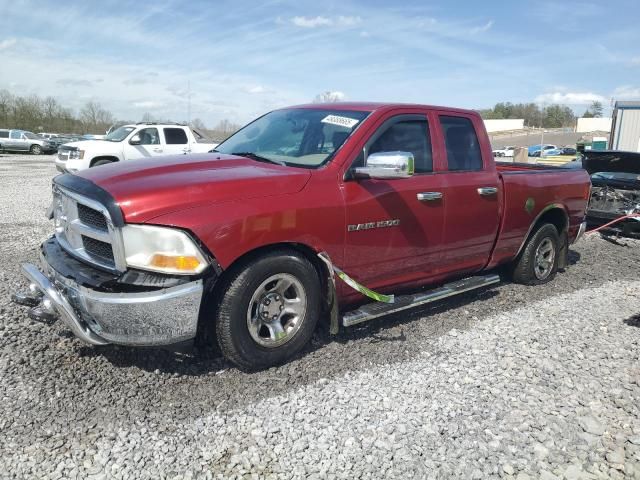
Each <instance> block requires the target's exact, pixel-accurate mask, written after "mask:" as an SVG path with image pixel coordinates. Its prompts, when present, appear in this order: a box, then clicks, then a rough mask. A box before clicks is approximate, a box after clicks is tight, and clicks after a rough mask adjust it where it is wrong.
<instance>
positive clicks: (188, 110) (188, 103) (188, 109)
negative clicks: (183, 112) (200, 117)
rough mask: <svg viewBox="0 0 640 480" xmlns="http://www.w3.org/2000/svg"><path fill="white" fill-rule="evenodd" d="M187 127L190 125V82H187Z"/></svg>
mask: <svg viewBox="0 0 640 480" xmlns="http://www.w3.org/2000/svg"><path fill="white" fill-rule="evenodd" d="M187 125H189V126H190V125H191V80H187Z"/></svg>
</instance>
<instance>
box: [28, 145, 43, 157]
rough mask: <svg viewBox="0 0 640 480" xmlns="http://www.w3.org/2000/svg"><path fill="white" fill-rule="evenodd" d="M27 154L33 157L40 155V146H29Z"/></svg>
mask: <svg viewBox="0 0 640 480" xmlns="http://www.w3.org/2000/svg"><path fill="white" fill-rule="evenodd" d="M29 152H31V153H32V154H33V155H40V154H41V153H42V147H41V146H40V145H31V148H30V149H29Z"/></svg>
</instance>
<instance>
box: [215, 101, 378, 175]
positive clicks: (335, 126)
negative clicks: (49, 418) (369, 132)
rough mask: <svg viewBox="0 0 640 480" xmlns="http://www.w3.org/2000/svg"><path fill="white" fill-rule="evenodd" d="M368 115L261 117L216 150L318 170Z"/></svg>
mask: <svg viewBox="0 0 640 480" xmlns="http://www.w3.org/2000/svg"><path fill="white" fill-rule="evenodd" d="M368 115H369V112H355V111H346V110H330V109H326V110H325V109H323V110H316V109H308V108H294V109H286V110H276V111H274V112H271V113H268V114H266V115H265V116H263V117H260V118H258V119H257V120H255V121H254V122H252V123H250V124H249V125H247V126H246V127H244V128H242V129H241V130H240V131H238V132H237V133H235V134H234V135H232V136H231V137H229V138H228V139H227V140H225V141H224V142H223V143H221V144H220V145H218V147H216V151H217V152H220V153H227V154H236V155H243V156H248V157H250V158H253V159H255V160H259V161H260V160H261V161H268V162H273V163H280V164H283V165H289V166H296V167H305V168H316V167H319V166H320V165H322V164H324V163H325V162H327V161H328V160H329V159H330V158H331V156H332V155H333V154H334V153H335V151H336V150H337V149H338V148H340V146H341V145H342V144H343V143H344V142H345V140H346V139H347V138H348V137H349V135H350V134H351V132H353V131H354V130H355V129H356V127H357V126H358V125H359V124H360V123H361V122H362V121H363V120H364V119H365V118H366V117H367V116H368Z"/></svg>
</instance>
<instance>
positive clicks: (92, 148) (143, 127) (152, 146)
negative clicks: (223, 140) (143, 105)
mask: <svg viewBox="0 0 640 480" xmlns="http://www.w3.org/2000/svg"><path fill="white" fill-rule="evenodd" d="M216 146H217V144H216V143H207V141H206V139H205V138H204V136H203V135H201V134H200V133H198V131H196V130H194V129H192V128H190V127H189V126H187V125H182V124H170V123H138V124H135V125H123V126H122V127H120V128H118V129H116V130H114V131H113V132H111V133H109V134H108V135H107V136H105V137H104V139H103V140H85V141H81V142H72V143H67V144H65V145H61V146H60V147H59V148H58V156H57V157H56V168H57V169H58V170H59V171H61V172H70V173H73V172H77V171H79V170H85V169H87V168H91V167H97V166H100V165H105V164H107V163H113V162H122V161H125V160H135V159H138V158H147V157H157V156H161V155H186V154H189V153H205V152H208V151H209V150H212V149H214V148H215V147H216Z"/></svg>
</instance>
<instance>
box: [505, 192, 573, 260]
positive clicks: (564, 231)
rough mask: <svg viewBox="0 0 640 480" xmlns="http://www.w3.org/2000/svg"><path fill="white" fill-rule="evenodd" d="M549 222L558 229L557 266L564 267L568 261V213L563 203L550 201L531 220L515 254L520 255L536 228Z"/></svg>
mask: <svg viewBox="0 0 640 480" xmlns="http://www.w3.org/2000/svg"><path fill="white" fill-rule="evenodd" d="M546 223H550V224H551V225H553V226H554V227H556V230H558V235H559V236H560V242H561V244H560V251H559V254H560V263H559V267H560V268H564V267H566V265H567V263H568V254H569V238H568V230H569V214H568V213H567V210H566V209H565V207H564V205H562V204H561V203H552V204H550V205H547V206H546V207H545V208H543V209H542V210H541V211H540V213H538V215H537V216H536V218H535V219H534V220H533V222H531V225H530V226H529V230H528V231H527V234H526V235H525V236H524V239H523V240H522V244H521V245H520V248H519V249H518V253H517V254H516V258H518V257H519V256H520V254H521V253H522V251H523V250H524V247H525V245H526V244H527V242H528V241H529V239H530V238H531V236H532V235H533V234H534V233H536V232H537V231H538V229H539V228H540V227H541V226H542V225H544V224H546Z"/></svg>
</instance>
